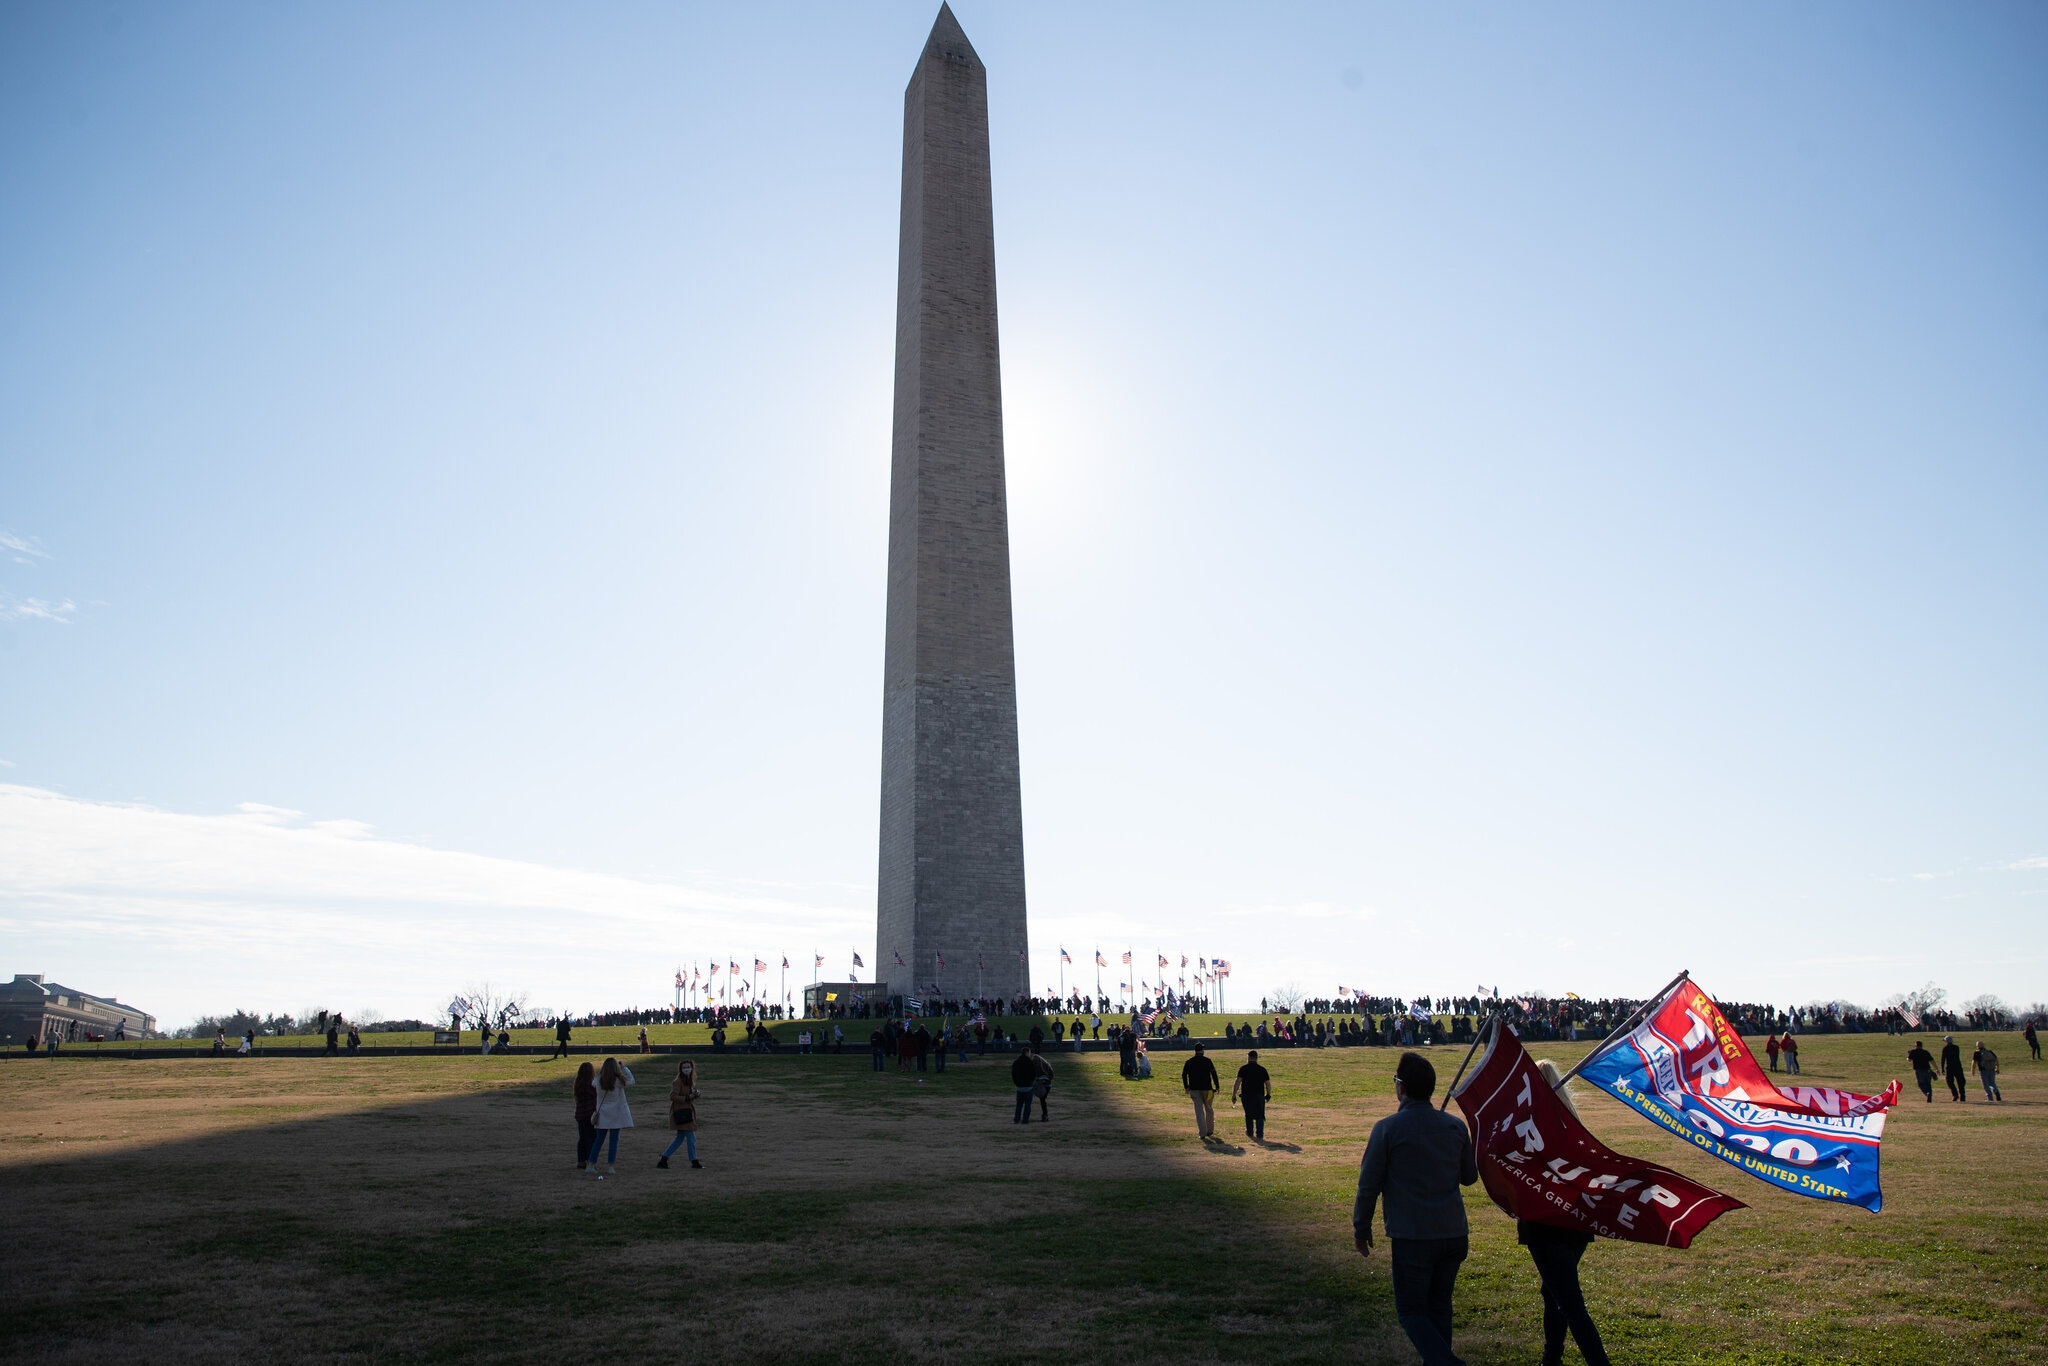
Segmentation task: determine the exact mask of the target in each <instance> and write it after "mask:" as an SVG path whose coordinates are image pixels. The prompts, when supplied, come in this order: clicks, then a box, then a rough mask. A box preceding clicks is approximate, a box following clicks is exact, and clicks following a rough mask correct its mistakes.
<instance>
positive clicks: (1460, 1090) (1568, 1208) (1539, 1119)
mask: <svg viewBox="0 0 2048 1366" xmlns="http://www.w3.org/2000/svg"><path fill="white" fill-rule="evenodd" d="M1451 1099H1453V1100H1455V1101H1457V1102H1458V1108H1459V1109H1460V1110H1463V1111H1464V1112H1465V1119H1466V1122H1467V1123H1469V1124H1470V1125H1471V1126H1472V1146H1473V1148H1474V1149H1475V1150H1476V1151H1477V1153H1478V1155H1479V1177H1480V1180H1482V1181H1484V1182H1485V1183H1486V1193H1487V1194H1488V1195H1490V1196H1492V1197H1493V1203H1494V1204H1496V1205H1499V1206H1500V1207H1501V1208H1502V1209H1503V1210H1505V1211H1507V1213H1509V1214H1510V1215H1513V1216H1514V1217H1515V1218H1517V1219H1529V1220H1533V1221H1534V1222H1536V1223H1539V1224H1553V1225H1555V1226H1557V1227H1559V1228H1571V1229H1578V1230H1580V1231H1582V1232H1586V1233H1595V1234H1598V1235H1599V1236H1601V1237H1602V1238H1625V1239H1628V1240H1629V1241H1630V1242H1637V1243H1662V1244H1664V1245H1665V1246H1666V1247H1688V1246H1690V1245H1691V1243H1692V1240H1693V1237H1694V1235H1696V1234H1697V1233H1699V1231H1700V1230H1701V1229H1703V1228H1705V1227H1706V1226H1707V1225H1708V1224H1711V1223H1713V1222H1714V1220H1716V1219H1718V1218H1720V1217H1721V1216H1722V1215H1723V1214H1726V1213H1727V1212H1728V1211H1729V1210H1731V1209H1741V1208H1742V1207H1743V1206H1742V1202H1741V1201H1740V1200H1737V1199H1735V1198H1734V1197H1732V1196H1727V1195H1722V1194H1721V1193H1720V1192H1718V1191H1714V1190H1709V1189H1708V1188H1707V1187H1705V1186H1702V1185H1701V1184H1700V1183H1699V1182H1697V1181H1694V1180H1692V1179H1691V1178H1689V1177H1684V1176H1680V1175H1679V1174H1678V1173H1677V1172H1675V1171H1672V1170H1671V1169H1670V1168H1669V1167H1660V1166H1658V1165H1656V1164H1655V1163H1653V1162H1643V1161H1640V1160H1638V1159H1636V1158H1632V1157H1623V1156H1622V1155H1621V1154H1620V1153H1617V1152H1614V1151H1613V1150H1612V1149H1610V1148H1608V1147H1606V1146H1605V1145H1604V1144H1602V1143H1601V1142H1600V1140H1599V1139H1597V1138H1594V1137H1593V1135H1592V1134H1591V1133H1589V1132H1587V1130H1586V1126H1585V1125H1583V1124H1581V1123H1580V1122H1579V1119H1578V1116H1576V1115H1574V1114H1573V1113H1572V1112H1571V1111H1570V1110H1567V1109H1566V1108H1565V1106H1564V1102H1563V1101H1561V1100H1559V1099H1558V1098H1557V1096H1556V1095H1555V1094H1553V1093H1552V1091H1551V1089H1550V1083H1549V1082H1547V1081H1545V1080H1544V1079H1543V1074H1542V1073H1541V1072H1539V1071H1537V1070H1536V1064H1535V1063H1534V1062H1532V1061H1531V1060H1530V1058H1529V1054H1528V1051H1527V1050H1526V1049H1524V1048H1523V1047H1522V1041H1521V1040H1520V1039H1518V1038H1516V1037H1515V1031H1514V1030H1512V1029H1510V1028H1508V1026H1507V1025H1506V1024H1505V1023H1504V1022H1502V1021H1498V1020H1496V1021H1495V1022H1494V1026H1493V1038H1492V1039H1491V1040H1490V1041H1489V1042H1488V1043H1487V1045H1486V1052H1485V1055H1484V1056H1483V1057H1481V1058H1480V1060H1479V1066H1478V1067H1476V1068H1475V1069H1473V1070H1472V1072H1471V1073H1470V1074H1468V1075H1467V1076H1466V1078H1465V1079H1464V1080H1463V1081H1462V1082H1460V1083H1459V1085H1458V1087H1457V1089H1455V1090H1453V1091H1452V1092H1451Z"/></svg>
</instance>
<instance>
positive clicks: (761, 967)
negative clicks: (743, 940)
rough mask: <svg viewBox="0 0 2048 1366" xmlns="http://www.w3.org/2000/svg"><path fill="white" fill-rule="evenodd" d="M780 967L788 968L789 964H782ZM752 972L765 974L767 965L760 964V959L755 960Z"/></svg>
mask: <svg viewBox="0 0 2048 1366" xmlns="http://www.w3.org/2000/svg"><path fill="white" fill-rule="evenodd" d="M782 966H784V967H788V966H789V964H788V963H784V964H783V965H782ZM754 971H755V972H766V971H768V965H767V964H766V963H764V962H762V961H761V960H760V959H758V958H756V959H755V960H754Z"/></svg>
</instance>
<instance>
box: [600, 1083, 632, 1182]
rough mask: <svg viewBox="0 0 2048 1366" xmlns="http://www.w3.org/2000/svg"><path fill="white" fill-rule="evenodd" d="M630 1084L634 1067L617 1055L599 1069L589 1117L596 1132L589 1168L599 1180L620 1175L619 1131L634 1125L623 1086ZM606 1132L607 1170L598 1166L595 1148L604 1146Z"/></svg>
mask: <svg viewBox="0 0 2048 1366" xmlns="http://www.w3.org/2000/svg"><path fill="white" fill-rule="evenodd" d="M632 1084H633V1069H632V1068H630V1067H628V1066H626V1065H625V1064H624V1063H622V1062H620V1061H619V1060H618V1059H617V1058H606V1059H605V1060H604V1066H603V1067H601V1068H599V1069H598V1073H597V1112H596V1113H595V1114H593V1115H592V1116H591V1117H590V1127H591V1128H592V1129H593V1130H595V1131H596V1136H595V1137H593V1138H592V1139H591V1140H590V1170H591V1171H592V1172H593V1173H595V1174H596V1176H597V1179H598V1180H600V1181H602V1180H604V1179H605V1177H606V1176H607V1175H611V1176H617V1175H618V1174H619V1130H621V1129H630V1128H632V1127H633V1110H632V1107H631V1106H629V1105H627V1104H626V1088H627V1087H628V1086H631V1085H632ZM607 1135H609V1136H610V1138H611V1141H612V1147H611V1152H610V1153H609V1154H607V1155H606V1157H605V1165H606V1166H607V1167H609V1168H610V1169H611V1170H610V1171H609V1172H608V1173H607V1172H602V1171H598V1168H597V1151H598V1149H600V1148H602V1147H604V1141H605V1138H606V1136H607Z"/></svg>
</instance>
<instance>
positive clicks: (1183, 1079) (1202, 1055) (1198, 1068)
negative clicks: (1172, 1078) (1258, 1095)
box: [1180, 1044, 1223, 1142]
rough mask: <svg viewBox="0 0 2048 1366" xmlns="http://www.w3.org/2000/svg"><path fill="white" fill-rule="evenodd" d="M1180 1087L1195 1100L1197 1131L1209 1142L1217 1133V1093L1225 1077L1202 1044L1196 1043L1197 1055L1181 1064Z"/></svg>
mask: <svg viewBox="0 0 2048 1366" xmlns="http://www.w3.org/2000/svg"><path fill="white" fill-rule="evenodd" d="M1180 1089H1181V1090H1183V1091H1185V1092H1187V1093H1188V1098H1189V1099H1190V1100H1192V1101H1194V1103H1195V1132H1196V1133H1198V1134H1200V1135H1201V1136H1202V1140H1203V1141H1204V1142H1207V1141H1208V1140H1209V1139H1211V1138H1213V1137H1214V1136H1215V1134H1216V1093H1217V1092H1218V1091H1221V1090H1222V1089H1223V1079H1222V1078H1221V1077H1219V1076H1217V1075H1216V1064H1215V1063H1213V1062H1211V1061H1210V1060H1209V1055H1208V1053H1207V1052H1205V1051H1204V1050H1203V1048H1202V1045H1200V1044H1196V1045H1195V1056H1194V1057H1192V1058H1189V1059H1188V1060H1187V1061H1186V1062H1184V1063H1182V1064H1181V1065H1180Z"/></svg>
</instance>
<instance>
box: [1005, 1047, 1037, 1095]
mask: <svg viewBox="0 0 2048 1366" xmlns="http://www.w3.org/2000/svg"><path fill="white" fill-rule="evenodd" d="M1037 1080H1038V1059H1037V1058H1035V1057H1033V1056H1032V1055H1031V1054H1029V1053H1019V1054H1018V1055H1017V1061H1015V1062H1013V1063H1011V1064H1010V1083H1011V1084H1012V1085H1013V1086H1019V1087H1023V1086H1030V1085H1033V1084H1034V1083H1036V1082H1037Z"/></svg>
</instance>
